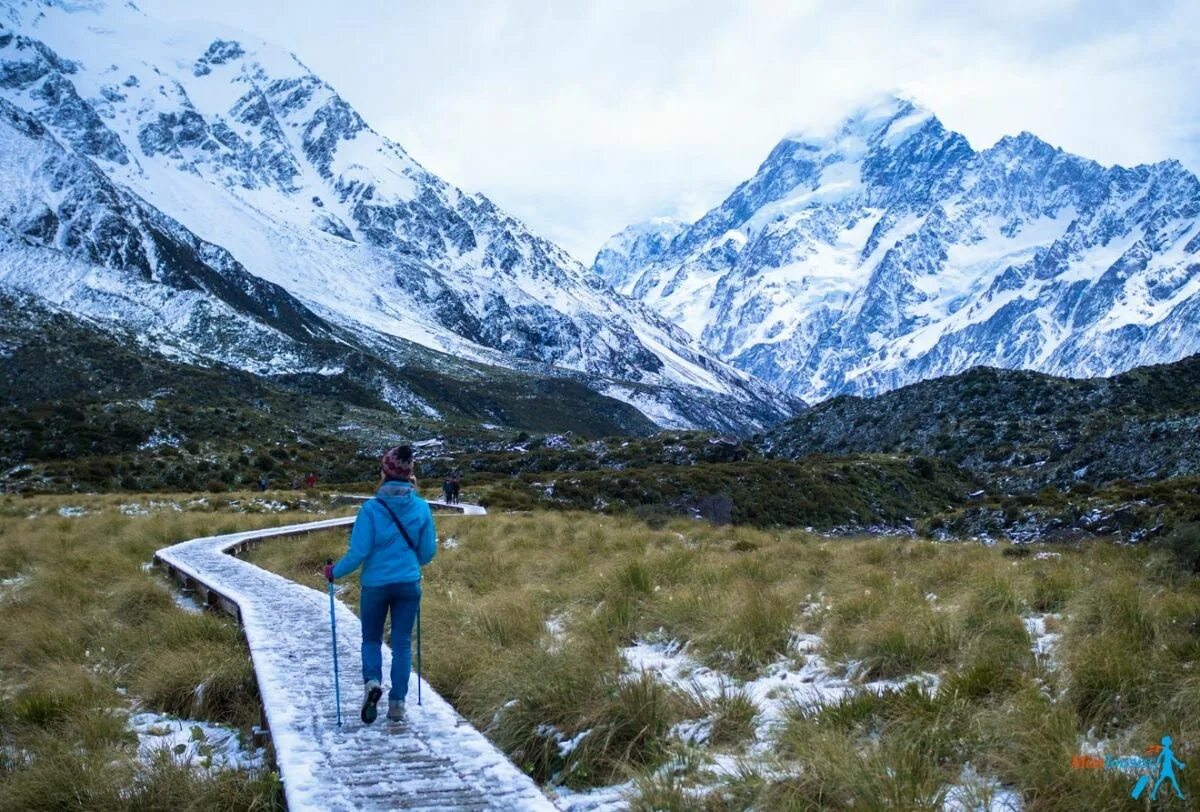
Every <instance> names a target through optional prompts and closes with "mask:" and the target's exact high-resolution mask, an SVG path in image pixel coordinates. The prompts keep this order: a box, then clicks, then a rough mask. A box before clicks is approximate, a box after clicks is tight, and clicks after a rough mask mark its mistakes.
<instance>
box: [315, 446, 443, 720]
mask: <svg viewBox="0 0 1200 812" xmlns="http://www.w3.org/2000/svg"><path fill="white" fill-rule="evenodd" d="M379 474H380V482H379V489H378V490H377V491H376V492H375V498H374V499H369V500H367V502H366V503H365V504H364V505H363V506H362V509H361V510H359V512H358V518H356V519H355V520H354V529H353V530H351V532H350V549H349V550H348V551H347V552H346V554H345V555H344V556H342V559H341V560H340V561H338V562H337V563H336V564H327V565H326V566H325V578H326V579H327V580H329V581H330V582H332V581H333V579H335V578H342V577H345V576H347V575H349V574H350V573H352V572H354V571H355V570H356V569H358V567H359V565H361V566H362V576H361V577H360V580H361V583H362V592H361V601H360V603H361V606H360V609H359V616H360V618H361V620H362V669H363V683H364V687H363V704H362V720H363V724H368V725H369V724H371V723H372V722H374V721H375V717H376V714H377V713H378V711H377V710H376V708H375V705H376V703H378V702H379V699H380V697H382V696H383V688H382V687H381V684H380V683H381V682H382V681H383V652H382V646H383V621H384V619H385V618H386V617H387V615H388V613H389V612H390V613H391V616H392V673H391V683H392V684H391V687H390V688H389V690H388V712H387V718H388V719H389V720H390V721H393V722H399V721H401V720H402V719H404V698H405V696H406V695H407V694H408V677H409V672H410V671H411V670H412V630H413V621H414V620H415V619H416V617H417V610H418V608H419V607H420V604H421V567H423V566H425V565H426V564H428V563H429V562H430V561H432V560H433V556H434V553H435V552H437V535H436V533H435V531H434V526H433V514H432V513H431V512H430V510H429V505H428V504H427V503H426V502H425V500H424V499H422V498H421V497H420V496H418V495H417V492H416V480H415V479H414V478H413V452H412V449H411V448H410V447H408V446H406V445H401V446H396V447H395V448H393V449H391V450H390V451H388V452H387V453H386V454H384V455H383V459H382V460H381V461H380V464H379Z"/></svg>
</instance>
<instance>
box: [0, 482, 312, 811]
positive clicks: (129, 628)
mask: <svg viewBox="0 0 1200 812" xmlns="http://www.w3.org/2000/svg"><path fill="white" fill-rule="evenodd" d="M248 496H249V495H236V494H235V495H231V498H242V499H245V498H248ZM152 498H153V499H155V500H158V501H163V502H168V503H169V502H174V503H175V504H183V505H187V504H188V503H189V502H192V501H194V500H195V499H197V498H199V497H194V496H170V495H165V496H164V495H155V496H154V497H152ZM139 501H140V502H143V503H144V502H146V501H147V497H138V496H129V495H122V494H112V495H105V496H94V495H73V496H64V497H49V496H47V497H34V498H18V497H15V496H3V497H0V578H4V579H6V580H7V579H13V578H18V577H19V578H20V582H19V584H16V585H13V586H9V587H0V752H2V753H3V756H2V757H0V810H8V809H13V810H16V809H22V810H26V809H31V810H36V809H47V810H49V809H55V810H59V809H80V810H83V809H87V810H109V809H112V810H117V809H122V810H123V809H277V808H279V805H280V796H279V786H278V781H277V779H276V778H275V776H274V775H273V774H271V773H269V772H263V773H240V772H226V773H220V774H216V775H211V776H210V775H205V774H201V773H200V772H197V771H196V770H193V769H191V768H190V767H188V766H187V765H181V764H178V763H175V762H173V761H171V760H170V759H163V760H160V761H158V762H155V763H154V764H143V763H141V762H139V761H138V760H137V758H136V757H135V756H136V744H137V741H136V736H134V735H133V734H132V733H130V732H129V731H128V730H127V720H128V714H129V709H130V703H131V700H132V701H136V702H137V703H139V704H140V706H141V707H142V708H145V709H148V710H155V711H159V712H166V713H173V714H178V715H180V716H190V717H194V718H199V719H204V720H208V721H214V722H225V723H230V724H234V725H239V726H243V727H246V726H248V725H249V724H251V723H254V722H256V721H257V719H258V700H257V696H256V692H255V690H256V689H255V682H254V678H253V669H252V666H251V663H250V660H249V656H248V652H247V651H246V649H245V644H244V643H243V641H242V639H241V636H240V633H239V632H238V630H237V628H236V626H235V625H234V624H233V622H232V621H230V620H227V619H225V618H223V617H220V616H217V615H214V614H191V613H188V612H185V611H184V610H182V609H181V608H180V607H178V606H177V605H176V604H175V599H174V598H173V596H172V595H171V592H170V589H169V587H168V585H167V583H166V580H165V579H164V578H163V576H162V575H161V574H160V573H158V572H154V571H145V570H144V569H143V568H144V566H145V565H146V564H147V562H149V561H150V560H151V558H152V556H153V554H154V551H155V550H157V549H158V548H159V547H162V546H164V545H166V544H170V543H172V542H174V541H181V540H184V539H187V538H192V537H195V536H202V535H212V534H216V533H220V532H227V531H230V530H235V529H248V528H250V527H254V526H264V525H274V524H280V523H286V522H293V521H297V520H300V519H301V518H302V517H303V516H304V514H300V515H297V514H286V513H281V514H273V515H259V516H247V515H232V514H229V513H220V512H213V510H212V506H211V505H208V504H197V505H194V508H195V509H192V508H189V509H188V510H186V511H180V512H176V511H175V510H173V509H171V508H169V507H168V508H166V509H163V510H162V511H161V512H159V513H155V514H151V515H145V516H129V515H125V514H123V513H121V512H120V506H121V505H123V504H127V503H130V502H139ZM65 506H71V507H79V508H82V509H83V510H85V511H86V515H83V516H75V517H63V516H60V515H58V511H59V509H60V508H62V507H65Z"/></svg>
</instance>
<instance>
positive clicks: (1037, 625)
mask: <svg viewBox="0 0 1200 812" xmlns="http://www.w3.org/2000/svg"><path fill="white" fill-rule="evenodd" d="M1047 618H1050V619H1051V620H1052V621H1054V622H1061V621H1062V615H1060V614H1053V613H1052V614H1036V615H1029V616H1027V617H1025V618H1023V621H1024V623H1025V631H1027V632H1029V636H1030V638H1032V639H1033V646H1032V648H1033V656H1034V657H1036V658H1037V659H1038V662H1043V661H1046V662H1048V663H1049V664H1051V665H1053V663H1054V648H1055V646H1056V645H1057V644H1058V641H1059V638H1061V637H1062V634H1061V633H1060V632H1051V631H1047V630H1046V619H1047Z"/></svg>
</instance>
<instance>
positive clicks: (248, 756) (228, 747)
mask: <svg viewBox="0 0 1200 812" xmlns="http://www.w3.org/2000/svg"><path fill="white" fill-rule="evenodd" d="M129 729H130V730H132V731H133V732H134V733H136V734H137V737H138V758H139V759H141V760H142V761H143V762H145V763H147V764H149V763H151V762H153V760H154V758H155V757H156V756H157V754H158V753H160V752H166V753H168V754H169V755H170V756H171V757H172V758H173V759H175V760H177V761H179V762H181V763H186V764H189V765H191V766H193V767H197V768H200V769H202V770H206V771H217V770H261V769H263V767H264V766H265V759H264V756H265V751H264V750H262V749H261V748H259V749H256V750H252V751H248V750H246V749H245V748H244V747H242V742H241V737H240V734H239V732H238V730H237V729H236V728H230V727H224V726H223V725H214V724H211V723H209V722H198V721H195V720H193V719H176V718H174V717H171V716H164V715H162V714H158V713H138V714H135V715H134V716H132V717H131V718H130V719H129Z"/></svg>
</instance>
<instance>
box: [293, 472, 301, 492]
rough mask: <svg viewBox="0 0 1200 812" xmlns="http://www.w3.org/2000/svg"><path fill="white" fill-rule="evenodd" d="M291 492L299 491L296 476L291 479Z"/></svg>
mask: <svg viewBox="0 0 1200 812" xmlns="http://www.w3.org/2000/svg"><path fill="white" fill-rule="evenodd" d="M292 490H294V491H298V490H300V477H298V476H295V477H292Z"/></svg>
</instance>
